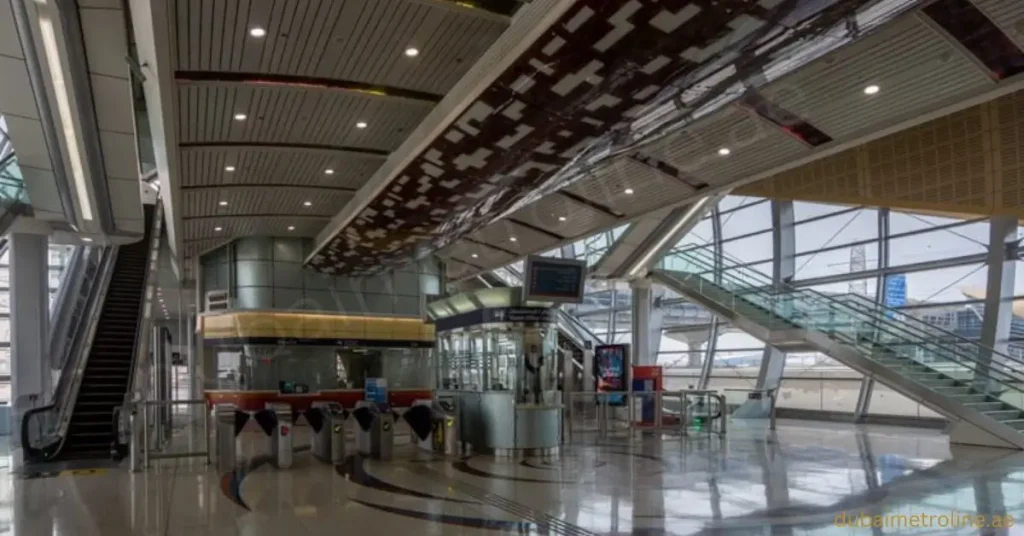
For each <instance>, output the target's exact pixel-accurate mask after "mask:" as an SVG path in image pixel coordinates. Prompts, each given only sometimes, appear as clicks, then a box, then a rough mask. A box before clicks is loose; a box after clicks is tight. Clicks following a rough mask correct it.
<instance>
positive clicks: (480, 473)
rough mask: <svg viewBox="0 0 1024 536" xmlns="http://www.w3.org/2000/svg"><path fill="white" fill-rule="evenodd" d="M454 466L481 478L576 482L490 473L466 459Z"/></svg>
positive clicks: (540, 482)
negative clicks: (472, 464) (471, 464)
mask: <svg viewBox="0 0 1024 536" xmlns="http://www.w3.org/2000/svg"><path fill="white" fill-rule="evenodd" d="M452 468H453V469H455V470H456V471H459V472H460V473H466V474H467V475H473V476H476V477H480V478H487V479H495V480H512V481H514V482H531V483H534V484H576V482H575V481H568V480H545V479H542V478H527V477H523V476H511V475H498V474H494V473H488V472H487V471H481V470H480V469H477V468H476V467H472V466H470V465H469V463H468V462H466V461H465V460H462V461H458V462H452Z"/></svg>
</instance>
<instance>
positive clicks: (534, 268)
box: [523, 256, 587, 303]
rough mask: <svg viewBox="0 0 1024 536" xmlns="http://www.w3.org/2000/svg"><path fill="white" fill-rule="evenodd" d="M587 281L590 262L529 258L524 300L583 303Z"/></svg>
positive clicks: (524, 276)
mask: <svg viewBox="0 0 1024 536" xmlns="http://www.w3.org/2000/svg"><path fill="white" fill-rule="evenodd" d="M586 279H587V263H586V261H577V260H568V259H552V258H548V257H536V256H533V257H529V258H527V259H526V272H525V273H524V275H523V299H524V300H527V301H549V302H560V303H582V302H583V284H584V283H585V282H586Z"/></svg>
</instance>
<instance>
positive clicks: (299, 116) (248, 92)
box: [178, 84, 433, 151]
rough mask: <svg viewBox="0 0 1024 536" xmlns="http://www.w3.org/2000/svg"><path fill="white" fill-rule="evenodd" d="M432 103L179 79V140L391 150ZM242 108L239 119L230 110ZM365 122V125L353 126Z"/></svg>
mask: <svg viewBox="0 0 1024 536" xmlns="http://www.w3.org/2000/svg"><path fill="white" fill-rule="evenodd" d="M432 106H433V104H432V103H430V102H426V101H417V100H412V99H403V98H396V97H381V96H376V95H369V94H365V93H357V92H353V91H345V90H332V89H309V88H302V87H293V86H267V85H252V84H220V85H214V84H179V86H178V131H179V136H180V140H179V141H180V142H181V143H204V142H205V143H212V142H255V143H278V144H282V143H288V144H312V145H321V146H332V147H356V148H362V149H371V150H379V151H392V150H394V149H395V148H396V147H398V144H399V143H401V142H402V140H404V139H405V138H406V137H407V136H408V135H409V132H411V131H412V129H413V128H415V127H416V125H417V124H419V122H420V121H421V120H422V119H423V118H424V117H425V116H426V115H427V113H428V112H429V111H430V109H431V107H432ZM237 113H244V114H246V115H247V116H248V117H247V119H246V120H245V121H235V120H234V119H233V117H234V115H235V114H237ZM360 121H365V122H366V123H367V127H366V128H363V129H360V128H356V123H358V122H360Z"/></svg>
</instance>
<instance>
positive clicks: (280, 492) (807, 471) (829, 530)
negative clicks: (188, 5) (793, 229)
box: [0, 421, 1024, 536]
mask: <svg viewBox="0 0 1024 536" xmlns="http://www.w3.org/2000/svg"><path fill="white" fill-rule="evenodd" d="M300 442H301V441H300ZM242 443H243V447H244V451H245V452H244V453H243V454H244V456H243V457H244V459H245V467H246V469H245V470H243V471H239V472H237V473H235V474H227V475H219V474H217V472H216V471H215V470H213V469H212V468H210V467H209V466H207V465H206V464H205V463H204V461H203V460H200V459H181V460H175V461H172V460H167V461H162V462H155V463H154V467H153V468H152V469H150V470H149V471H148V472H145V473H139V474H132V473H131V472H129V471H128V470H127V469H125V468H123V467H121V468H117V467H113V468H108V469H99V470H96V471H87V470H79V471H65V472H56V471H54V472H49V473H35V474H32V473H21V472H19V471H18V470H17V468H14V470H13V471H11V469H5V470H4V473H5V474H6V476H4V477H3V479H2V480H0V486H2V492H0V493H2V495H0V497H2V503H0V504H2V505H3V506H4V508H2V509H0V534H13V535H17V536H26V535H32V536H36V535H40V536H41V535H46V536H58V535H59V536H68V535H74V536H92V535H97V536H99V535H103V536H121V535H128V534H133V535H154V536H156V535H189V536H199V535H205V534H227V535H243V536H261V535H273V536H289V535H299V534H303V535H304V534H311V535H350V534H359V535H364V534H371V535H380V536H383V535H390V534H410V535H421V534H446V535H447V534H453V535H454V534H572V535H586V534H644V535H656V534H659V535H660V534H678V535H684V534H1024V525H1022V526H1021V527H1017V526H1011V527H1006V528H991V527H979V526H974V525H973V524H972V523H975V522H976V521H977V518H975V517H973V516H975V515H976V514H983V515H986V516H992V515H996V514H998V515H1000V516H1002V515H1004V514H1005V515H1012V516H1014V518H1016V519H1021V520H1024V454H1019V453H1016V452H1011V451H1003V450H996V449H954V451H953V452H951V451H950V448H949V446H948V444H947V441H946V438H945V437H944V436H942V435H941V434H939V433H938V432H931V431H920V430H907V429H901V428H887V427H856V428H855V427H853V426H850V425H838V424H827V423H817V422H804V421H799V422H797V421H793V422H780V424H779V429H778V430H777V431H776V432H775V433H769V432H767V431H766V430H764V429H763V428H761V427H759V426H752V427H743V426H740V425H734V426H732V428H731V429H730V430H729V434H728V439H727V440H725V441H720V440H718V439H717V438H714V437H712V438H707V437H703V436H700V437H692V438H689V439H680V438H679V437H654V436H645V437H637V438H634V439H633V440H632V441H628V440H625V439H617V440H616V439H605V440H602V441H601V442H599V443H596V444H595V443H594V442H590V443H589V444H581V445H575V446H572V447H567V448H566V449H564V451H563V452H562V454H561V455H560V456H558V457H557V458H548V459H542V458H536V459H526V460H515V461H513V460H497V459H494V458H491V457H486V456H471V457H468V458H462V459H442V458H438V457H435V456H433V455H429V454H426V453H422V452H421V451H418V450H417V449H415V448H414V447H412V446H411V445H404V446H399V447H398V448H397V453H396V456H395V460H394V461H391V462H380V461H373V460H363V459H359V458H352V457H350V458H349V459H348V461H347V463H346V464H345V465H343V466H341V467H331V466H329V465H325V464H322V463H320V462H318V461H316V460H314V459H313V458H312V456H311V455H310V453H309V452H308V450H307V449H302V448H301V445H300V449H299V452H297V453H296V455H295V465H294V467H293V468H291V469H289V470H279V469H276V468H275V467H274V466H273V465H272V464H270V463H268V458H267V456H266V455H265V454H264V453H265V449H264V447H265V440H262V439H261V438H260V437H259V436H257V435H255V434H253V435H249V436H247V437H246V439H245V440H244V441H243V442H242ZM8 471H11V472H10V473H9V474H7V472H8ZM844 513H845V514H847V515H848V516H850V517H853V516H859V515H860V514H861V513H863V514H864V515H865V516H875V515H878V516H882V515H886V516H888V517H887V518H880V519H883V521H885V520H888V522H889V524H890V526H888V527H886V526H882V527H870V525H871V522H870V518H868V519H869V521H868V523H867V524H868V525H869V526H866V527H865V526H838V525H837V523H836V519H837V515H842V514H844ZM900 515H903V516H913V515H925V516H927V515H932V516H937V517H935V518H933V522H932V526H927V527H925V526H918V527H910V526H909V525H908V522H907V520H906V518H904V521H903V522H902V523H903V525H902V526H894V525H899V523H900V522H899V521H898V520H897V521H894V519H898V516H900ZM938 516H946V519H947V526H945V527H939V526H937V525H938V521H936V520H938V519H939V518H938ZM967 516H971V517H970V518H968V517H967ZM950 519H952V520H953V521H952V522H950V521H949V520H950ZM987 519H992V518H987ZM1000 519H1002V520H1003V521H1002V522H1004V523H1005V521H1006V518H1000ZM970 520H974V521H970ZM1022 522H1024V521H1022Z"/></svg>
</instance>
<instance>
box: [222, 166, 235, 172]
mask: <svg viewBox="0 0 1024 536" xmlns="http://www.w3.org/2000/svg"><path fill="white" fill-rule="evenodd" d="M234 170H235V166H224V171H234Z"/></svg>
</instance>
